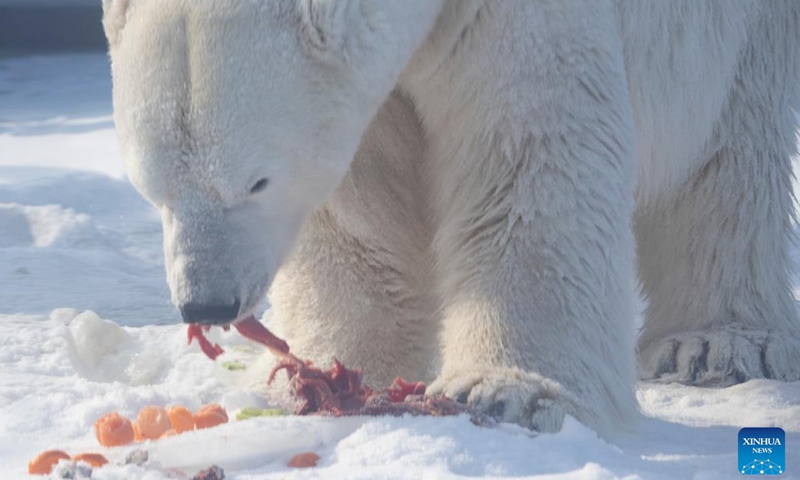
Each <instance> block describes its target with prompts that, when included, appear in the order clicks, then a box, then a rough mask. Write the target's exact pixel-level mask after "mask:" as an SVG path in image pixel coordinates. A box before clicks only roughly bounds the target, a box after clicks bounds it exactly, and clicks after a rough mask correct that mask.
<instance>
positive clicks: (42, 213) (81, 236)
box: [0, 203, 121, 249]
mask: <svg viewBox="0 0 800 480" xmlns="http://www.w3.org/2000/svg"><path fill="white" fill-rule="evenodd" d="M120 244H121V239H120V238H119V237H118V236H114V235H113V234H111V233H110V232H108V231H104V230H101V229H99V228H98V227H97V225H96V224H95V223H94V222H93V221H92V218H91V217H90V216H88V215H86V214H79V213H75V212H74V211H73V210H71V209H64V208H62V207H61V206H59V205H45V206H41V207H31V206H28V205H19V204H16V203H0V248H9V247H29V246H33V247H39V248H43V247H53V248H103V249H105V248H118V247H119V245H120Z"/></svg>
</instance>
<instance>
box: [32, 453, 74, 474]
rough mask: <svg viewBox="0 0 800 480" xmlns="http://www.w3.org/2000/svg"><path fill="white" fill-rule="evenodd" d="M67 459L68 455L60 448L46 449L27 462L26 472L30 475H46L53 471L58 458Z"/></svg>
mask: <svg viewBox="0 0 800 480" xmlns="http://www.w3.org/2000/svg"><path fill="white" fill-rule="evenodd" d="M62 459H64V460H69V455H67V454H66V453H65V452H62V451H61V450H48V451H46V452H42V453H40V454H39V455H36V457H34V458H33V460H31V461H30V462H29V463H28V473H29V474H31V475H48V474H49V473H50V472H52V471H53V467H55V466H56V464H57V463H58V461H59V460H62Z"/></svg>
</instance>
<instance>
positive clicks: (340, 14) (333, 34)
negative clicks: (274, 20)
mask: <svg viewBox="0 0 800 480" xmlns="http://www.w3.org/2000/svg"><path fill="white" fill-rule="evenodd" d="M298 3H299V5H298V7H299V13H300V29H301V38H302V41H303V43H304V46H305V47H306V48H308V49H309V50H310V51H311V52H313V53H314V54H317V55H322V56H323V57H328V58H338V59H339V60H346V57H347V53H346V43H347V42H346V40H347V38H346V36H347V34H348V27H349V25H348V23H349V21H350V20H351V19H350V18H349V16H350V15H349V13H348V12H349V11H350V10H351V8H350V4H351V3H352V2H351V1H349V0H299V2H298Z"/></svg>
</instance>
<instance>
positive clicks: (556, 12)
mask: <svg viewBox="0 0 800 480" xmlns="http://www.w3.org/2000/svg"><path fill="white" fill-rule="evenodd" d="M455 4H457V6H458V7H462V6H463V5H465V4H463V3H461V2H455ZM454 8H456V7H454ZM572 20H574V21H575V22H574V23H573V22H572ZM614 32H615V26H614V21H613V15H612V10H611V8H610V5H609V4H607V3H605V2H595V1H587V2H575V1H568V2H563V1H558V2H528V1H521V2H515V1H508V2H487V3H486V4H484V6H483V7H482V8H479V9H478V11H477V12H476V13H474V21H473V23H472V24H471V25H469V26H468V27H466V28H465V29H463V32H462V31H461V30H459V31H458V33H459V34H460V35H459V36H458V37H457V38H459V39H460V40H457V41H463V44H459V45H457V47H452V48H450V50H448V51H451V52H452V53H451V54H450V56H449V57H447V58H446V59H445V60H444V61H443V64H441V65H438V68H427V69H426V68H423V66H422V65H424V64H425V63H424V62H425V60H426V59H425V58H424V57H418V58H417V59H416V61H417V62H419V63H417V64H412V66H413V67H415V68H419V69H420V70H419V71H422V72H436V73H435V74H434V76H432V77H425V79H424V82H423V81H420V82H419V83H416V82H415V80H416V77H414V73H415V72H411V73H408V74H407V76H406V77H405V80H406V86H407V88H408V89H409V90H410V91H412V92H413V94H414V99H415V102H416V105H417V109H418V111H419V112H420V114H421V115H422V117H423V119H424V125H425V126H426V128H427V132H426V133H427V138H428V140H429V142H430V157H429V160H430V163H431V165H430V168H429V172H430V174H431V175H432V176H433V179H432V182H431V183H432V185H435V186H436V188H435V190H433V191H434V195H435V196H434V209H435V211H436V214H437V220H438V228H437V233H436V236H435V240H434V251H435V254H436V256H437V262H436V263H437V265H438V272H437V273H438V281H439V290H440V292H441V297H442V301H443V313H444V319H443V329H442V344H443V358H442V360H443V365H442V371H441V374H440V376H439V377H438V379H437V380H436V381H435V382H434V383H433V384H432V385H431V387H430V391H431V392H443V393H444V394H446V395H448V396H450V397H451V398H454V399H457V400H462V401H466V402H468V403H469V404H470V405H472V406H475V407H477V408H479V409H481V410H483V411H485V412H487V413H489V414H490V415H493V416H495V417H497V418H499V419H501V420H503V421H510V422H516V423H519V424H521V425H524V426H527V427H530V428H533V429H537V430H541V431H553V430H557V429H559V428H560V426H561V422H562V421H563V417H564V414H565V413H569V414H571V415H574V416H575V417H577V418H578V419H579V420H581V421H583V422H584V423H586V424H588V425H590V426H591V427H594V428H596V429H597V430H599V431H602V432H610V431H612V430H615V429H619V428H620V424H621V423H625V422H626V421H627V420H628V419H630V418H631V417H632V416H633V415H634V414H635V412H636V402H635V398H634V395H633V379H634V345H633V325H632V323H633V317H634V297H633V292H634V290H633V284H634V280H633V255H634V253H633V235H632V232H631V229H630V226H629V222H630V215H631V214H632V208H633V180H632V176H633V166H632V158H631V157H632V118H631V113H630V107H629V105H628V99H627V85H626V81H625V76H624V71H623V66H622V58H621V53H620V52H621V47H620V45H619V39H618V35H616V34H615V33H614ZM443 44H444V45H447V46H448V47H449V45H448V44H447V42H446V39H441V38H434V39H433V40H432V45H431V46H430V48H431V49H435V48H436V47H437V46H438V45H443ZM520 55H522V56H523V57H524V58H519V56H520ZM431 56H432V57H434V58H436V59H439V58H441V56H438V55H431Z"/></svg>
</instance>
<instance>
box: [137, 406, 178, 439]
mask: <svg viewBox="0 0 800 480" xmlns="http://www.w3.org/2000/svg"><path fill="white" fill-rule="evenodd" d="M136 427H137V429H138V430H139V435H141V437H142V438H144V439H148V440H155V439H157V438H158V437H160V436H161V435H162V434H163V433H164V432H166V431H167V430H169V429H170V425H169V416H168V415H167V411H166V410H165V409H164V407H159V406H155V405H148V406H146V407H144V408H142V409H141V410H139V416H137V417H136Z"/></svg>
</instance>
